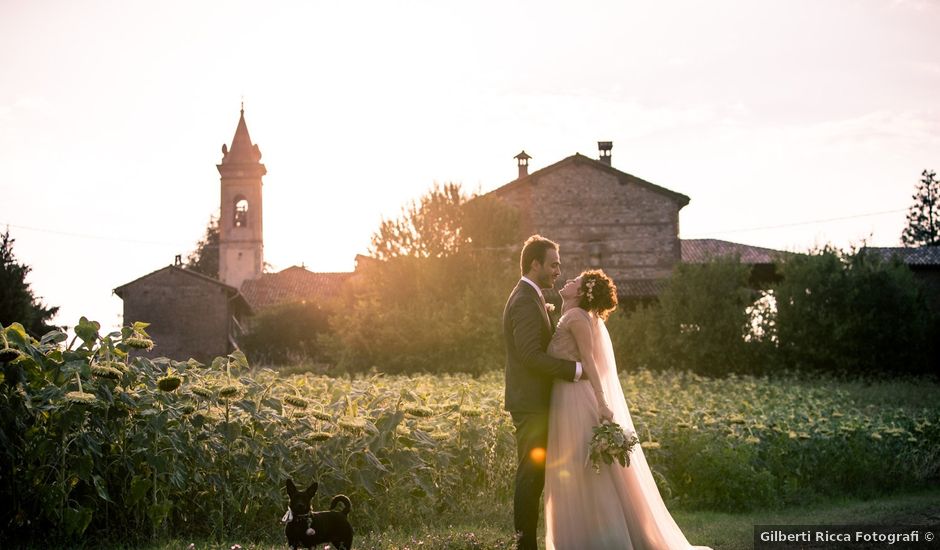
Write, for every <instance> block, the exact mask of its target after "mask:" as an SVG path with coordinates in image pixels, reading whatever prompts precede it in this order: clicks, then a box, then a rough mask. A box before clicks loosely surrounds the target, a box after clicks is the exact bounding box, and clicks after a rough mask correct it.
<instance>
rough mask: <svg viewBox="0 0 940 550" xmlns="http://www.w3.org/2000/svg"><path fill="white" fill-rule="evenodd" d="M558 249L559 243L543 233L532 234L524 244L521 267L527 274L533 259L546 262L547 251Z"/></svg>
mask: <svg viewBox="0 0 940 550" xmlns="http://www.w3.org/2000/svg"><path fill="white" fill-rule="evenodd" d="M552 248H553V249H555V250H558V243H556V242H553V241H550V240H548V239H546V238H545V237H543V236H541V235H532V236H531V237H529V238H528V239H526V241H525V244H523V245H522V258H520V259H519V268H520V269H522V274H523V275H525V274H526V273H528V272H529V268H531V267H532V261H533V260H538V262H539V263H540V264H542V263H545V252H546V251H548V250H549V249H552Z"/></svg>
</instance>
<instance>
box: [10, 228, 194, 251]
mask: <svg viewBox="0 0 940 550" xmlns="http://www.w3.org/2000/svg"><path fill="white" fill-rule="evenodd" d="M0 225H3V226H6V227H15V228H17V229H25V230H27V231H38V232H40V233H51V234H53V235H63V236H66V237H76V238H79V239H92V240H98V241H111V242H122V243H130V244H147V245H155V246H183V245H182V241H180V242H172V243H171V242H167V241H141V240H137V239H123V238H120V237H110V236H103V235H88V234H85V233H72V232H69V231H59V230H57V229H46V228H42V227H29V226H26V225H17V224H14V223H5V222H0ZM186 246H192V243H189V244H187V245H186Z"/></svg>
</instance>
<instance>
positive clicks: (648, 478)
mask: <svg viewBox="0 0 940 550" xmlns="http://www.w3.org/2000/svg"><path fill="white" fill-rule="evenodd" d="M560 294H561V297H562V298H563V299H564V306H563V308H562V316H561V319H559V321H558V327H557V329H556V331H555V335H554V336H553V338H552V341H551V344H549V347H548V353H549V354H550V355H553V356H555V357H559V358H563V359H569V360H573V361H581V363H582V366H583V367H584V374H585V376H586V377H587V380H583V379H582V380H581V381H579V382H563V381H560V380H556V381H555V383H554V386H553V389H552V400H551V407H550V408H549V425H548V447H547V449H546V464H545V524H546V532H545V544H546V548H547V549H548V550H553V549H557V550H574V549H611V550H614V549H616V550H628V549H637V550H647V549H650V550H652V549H655V550H678V549H681V550H688V549H708V550H711V549H709V547H707V546H692V545H690V544H689V541H688V540H687V539H686V538H685V535H683V534H682V531H681V530H680V529H679V526H678V525H676V522H675V520H673V519H672V516H671V515H670V514H669V511H668V510H667V509H666V506H665V504H664V503H663V499H662V497H661V496H660V494H659V490H658V489H657V488H656V482H655V481H654V480H653V476H652V474H651V472H650V468H649V465H648V464H647V463H646V457H645V456H643V449H642V448H641V447H640V446H639V445H637V446H635V447H634V448H633V451H632V452H631V453H630V465H629V466H628V467H622V466H620V464H618V463H617V462H616V461H615V462H614V463H613V464H612V465H609V466H608V465H604V464H602V465H601V471H600V474H597V473H595V472H594V470H593V469H592V468H591V465H590V462H589V461H588V446H589V444H590V441H591V435H592V428H593V427H594V426H596V425H597V424H599V423H600V421H601V420H604V419H606V420H613V421H614V422H616V423H618V424H620V426H621V427H623V428H624V430H625V431H626V432H627V435H629V434H630V433H631V432H634V433H635V428H634V425H633V420H632V418H631V417H630V411H629V410H628V409H627V402H626V400H625V399H624V395H623V389H622V388H621V386H620V381H619V379H618V378H617V365H616V363H615V362H614V352H613V348H612V347H611V343H610V335H609V334H608V332H607V327H606V326H605V324H604V320H605V319H606V318H607V316H608V315H609V314H610V312H611V311H613V310H614V309H615V308H616V307H617V289H616V286H615V285H614V282H613V281H612V280H611V279H610V278H609V277H607V275H606V274H604V272H603V271H600V270H589V271H585V272H583V273H582V274H581V275H579V276H578V277H576V278H574V279H571V280H569V281H567V282H566V283H565V286H564V287H563V288H562V289H561V291H560Z"/></svg>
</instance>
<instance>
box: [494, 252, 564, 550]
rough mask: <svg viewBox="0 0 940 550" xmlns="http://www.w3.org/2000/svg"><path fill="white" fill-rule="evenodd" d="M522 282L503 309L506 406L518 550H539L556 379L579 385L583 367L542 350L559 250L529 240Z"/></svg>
mask: <svg viewBox="0 0 940 550" xmlns="http://www.w3.org/2000/svg"><path fill="white" fill-rule="evenodd" d="M520 268H521V270H522V279H520V281H519V283H518V284H517V285H516V288H514V289H513V291H512V294H510V295H509V300H507V301H506V307H505V308H504V309H503V337H504V338H505V340H506V404H505V408H506V410H507V411H509V413H510V414H511V415H512V423H513V425H515V427H516V447H517V451H518V458H519V465H518V468H517V470H516V493H515V499H514V502H513V525H514V527H515V531H516V537H517V541H518V546H517V547H518V548H519V549H520V550H538V545H537V543H536V535H535V530H536V526H537V525H538V521H539V503H540V501H541V500H542V488H543V487H544V486H545V447H546V445H547V444H548V407H549V403H550V401H551V396H552V382H553V379H555V378H561V379H563V380H571V381H577V380H578V379H580V378H581V363H575V362H574V361H566V360H564V359H557V358H554V357H552V356H550V355H548V354H547V353H545V350H546V349H547V348H548V344H549V342H550V341H551V338H552V333H553V332H554V327H553V326H552V323H551V320H550V319H549V315H548V306H547V305H546V302H545V297H544V296H543V295H542V289H543V288H546V289H547V288H552V287H553V286H554V284H555V279H557V278H558V277H559V276H560V275H561V260H560V258H559V256H558V245H557V244H556V243H554V242H552V241H550V240H548V239H546V238H544V237H541V236H539V235H532V236H531V237H529V239H528V240H526V242H525V245H524V246H523V247H522V259H521V261H520Z"/></svg>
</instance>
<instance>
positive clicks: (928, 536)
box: [924, 531, 933, 542]
mask: <svg viewBox="0 0 940 550" xmlns="http://www.w3.org/2000/svg"><path fill="white" fill-rule="evenodd" d="M924 540H926V541H927V542H930V541H932V540H933V531H927V532H926V533H924Z"/></svg>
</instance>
